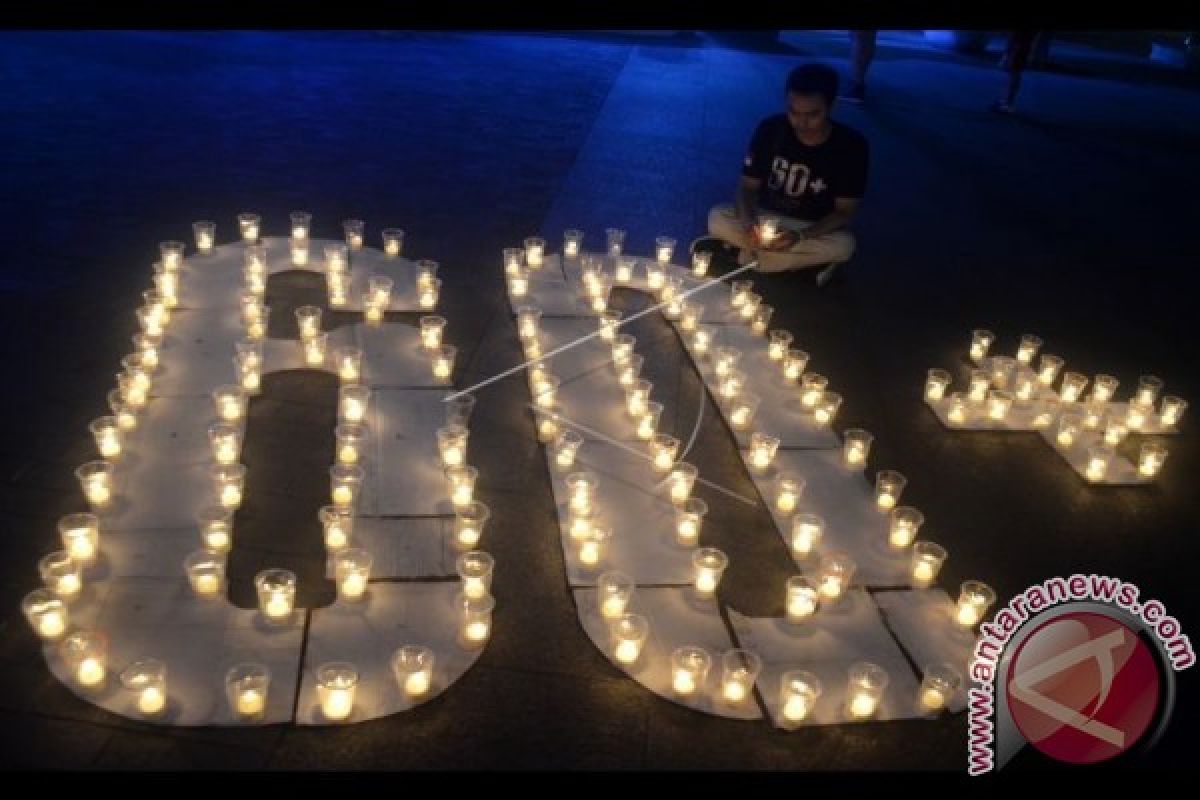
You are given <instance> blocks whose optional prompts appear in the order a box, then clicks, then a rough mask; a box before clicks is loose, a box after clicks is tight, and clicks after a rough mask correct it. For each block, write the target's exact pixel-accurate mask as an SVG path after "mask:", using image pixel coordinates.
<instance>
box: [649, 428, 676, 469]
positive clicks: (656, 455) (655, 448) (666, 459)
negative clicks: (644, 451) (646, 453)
mask: <svg viewBox="0 0 1200 800" xmlns="http://www.w3.org/2000/svg"><path fill="white" fill-rule="evenodd" d="M650 447H651V452H652V453H653V456H652V459H651V461H652V463H653V465H654V471H655V472H670V471H671V467H672V466H673V465H674V464H675V453H676V451H678V450H679V440H678V439H676V438H675V437H674V436H668V435H667V434H665V433H660V434H657V435H656V436H655V437H654V441H653V442H651V445H650Z"/></svg>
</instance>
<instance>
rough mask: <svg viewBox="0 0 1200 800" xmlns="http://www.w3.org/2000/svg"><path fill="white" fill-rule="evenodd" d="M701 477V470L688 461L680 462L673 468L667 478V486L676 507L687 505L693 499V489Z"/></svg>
mask: <svg viewBox="0 0 1200 800" xmlns="http://www.w3.org/2000/svg"><path fill="white" fill-rule="evenodd" d="M698 475H699V470H697V469H696V467H695V466H694V465H693V464H689V463H687V462H686V461H679V462H676V464H675V465H674V466H673V467H671V474H670V475H668V476H667V485H668V487H669V492H670V495H671V503H672V504H673V505H675V506H677V507H678V506H682V505H684V504H685V503H687V501H688V498H689V497H691V494H692V487H694V486H695V485H696V477H697V476H698Z"/></svg>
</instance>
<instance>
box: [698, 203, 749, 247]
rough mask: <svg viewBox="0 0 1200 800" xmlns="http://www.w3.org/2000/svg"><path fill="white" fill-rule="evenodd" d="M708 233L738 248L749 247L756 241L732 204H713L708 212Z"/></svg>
mask: <svg viewBox="0 0 1200 800" xmlns="http://www.w3.org/2000/svg"><path fill="white" fill-rule="evenodd" d="M708 235H709V236H713V237H716V238H717V239H720V240H721V241H722V242H725V243H726V244H728V245H731V246H733V247H736V248H738V249H749V248H751V247H753V245H754V243H753V242H752V241H751V240H750V237H749V236H748V235H747V234H746V231H745V230H744V229H743V227H742V221H741V220H740V219H738V215H737V211H736V210H734V207H733V206H732V205H728V204H724V205H719V206H713V208H712V210H711V211H709V212H708Z"/></svg>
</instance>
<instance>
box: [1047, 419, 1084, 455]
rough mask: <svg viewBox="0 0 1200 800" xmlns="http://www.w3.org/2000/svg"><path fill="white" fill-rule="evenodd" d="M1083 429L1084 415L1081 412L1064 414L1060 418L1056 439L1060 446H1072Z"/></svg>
mask: <svg viewBox="0 0 1200 800" xmlns="http://www.w3.org/2000/svg"><path fill="white" fill-rule="evenodd" d="M1082 430H1083V417H1082V415H1080V414H1063V415H1061V416H1060V417H1059V418H1058V432H1057V434H1056V435H1055V437H1054V441H1055V442H1056V443H1057V444H1058V446H1059V447H1064V448H1066V447H1071V446H1072V445H1074V444H1075V440H1076V439H1077V438H1078V437H1079V434H1080V432H1081V431H1082Z"/></svg>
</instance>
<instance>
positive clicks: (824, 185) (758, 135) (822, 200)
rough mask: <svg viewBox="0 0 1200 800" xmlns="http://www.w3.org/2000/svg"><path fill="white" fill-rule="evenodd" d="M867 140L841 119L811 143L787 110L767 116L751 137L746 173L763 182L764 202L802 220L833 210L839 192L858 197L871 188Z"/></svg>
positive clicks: (762, 204) (769, 208)
mask: <svg viewBox="0 0 1200 800" xmlns="http://www.w3.org/2000/svg"><path fill="white" fill-rule="evenodd" d="M867 161H868V148H867V140H866V138H865V137H863V135H862V134H861V133H859V132H858V131H856V130H854V129H853V128H850V127H847V126H846V125H843V124H842V123H840V122H834V123H833V130H832V131H831V132H830V134H829V138H828V139H826V140H825V141H824V142H822V143H821V144H819V145H816V146H815V147H810V146H809V145H806V144H804V143H803V142H801V141H800V140H799V139H797V138H796V132H795V131H794V130H793V129H792V126H791V123H789V122H788V119H787V115H786V114H776V115H775V116H772V117H767V118H766V119H764V120H763V121H762V122H760V123H759V124H758V128H756V129H755V131H754V138H753V139H751V140H750V152H749V153H747V154H746V161H745V164H744V166H743V168H742V174H743V175H746V176H747V177H751V178H758V179H759V180H760V181H762V187H761V188H759V190H758V203H759V206H760V207H761V208H762V209H763V210H765V211H774V212H775V213H777V214H783V215H785V216H789V217H795V218H797V219H805V220H816V219H820V218H821V217H824V216H825V215H826V214H829V213H831V212H832V211H833V200H834V198H835V197H844V198H859V197H862V196H863V192H864V191H865V190H866V188H867Z"/></svg>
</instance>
